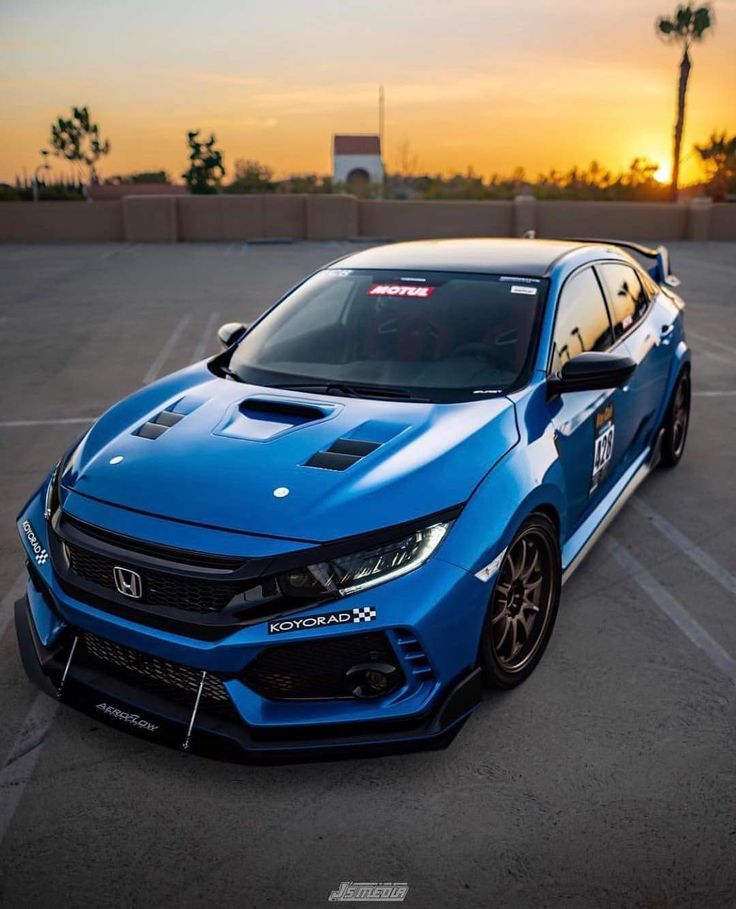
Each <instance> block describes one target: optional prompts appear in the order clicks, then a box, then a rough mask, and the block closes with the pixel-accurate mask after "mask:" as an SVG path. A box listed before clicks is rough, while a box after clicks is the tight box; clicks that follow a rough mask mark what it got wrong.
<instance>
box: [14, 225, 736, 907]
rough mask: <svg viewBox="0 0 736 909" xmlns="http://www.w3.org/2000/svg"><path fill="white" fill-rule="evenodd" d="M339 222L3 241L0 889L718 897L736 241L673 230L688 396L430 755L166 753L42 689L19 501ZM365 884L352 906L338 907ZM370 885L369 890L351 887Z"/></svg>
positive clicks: (26, 892)
mask: <svg viewBox="0 0 736 909" xmlns="http://www.w3.org/2000/svg"><path fill="white" fill-rule="evenodd" d="M355 248H356V246H355V245H353V244H340V243H311V244H310V243H297V244H293V245H244V244H236V243H229V244H198V245H194V244H178V245H172V246H167V245H164V246H154V245H136V244H100V245H57V246H25V245H5V246H0V369H1V370H2V377H3V378H2V382H1V383H0V400H1V402H2V406H1V407H0V467H1V470H0V482H1V483H2V487H1V495H0V600H2V605H1V606H0V635H1V637H0V905H2V906H7V907H16V906H17V907H23V909H33V907H47V906H48V907H51V906H53V907H67V906H73V907H77V906H78V907H82V906H84V907H89V906H93V907H95V909H102V907H122V906H125V907H148V906H166V907H168V906H176V907H178V909H184V907H199V906H205V905H208V906H209V905H216V906H223V907H225V906H226V907H244V909H251V907H254V909H260V907H275V909H288V907H303V906H306V907H312V906H314V907H318V906H325V905H327V903H328V897H329V895H330V893H331V892H332V891H333V890H336V889H338V888H339V886H340V883H341V882H343V881H389V882H390V881H395V882H406V883H407V884H408V887H409V891H408V895H407V897H406V900H405V902H404V903H403V905H406V906H407V907H455V906H457V907H484V909H507V907H508V909H511V907H514V909H515V907H523V909H537V907H555V909H556V907H574V909H577V907H580V909H596V907H609V906H610V907H646V909H679V907H698V909H709V907H713V909H732V907H736V747H735V746H736V734H735V732H734V726H735V720H736V710H735V709H734V705H735V703H736V545H734V539H735V536H736V456H735V455H736V244H725V243H722V244H718V243H711V244H702V245H701V244H687V243H679V244H672V246H671V250H672V258H673V265H674V270H675V271H676V273H677V274H679V276H680V277H681V278H682V288H681V290H682V293H683V295H684V296H685V298H686V299H687V301H688V308H687V310H686V328H687V332H688V338H689V340H690V343H691V346H692V348H693V359H694V366H693V377H694V389H695V397H694V399H693V414H692V423H691V427H690V435H689V440H688V447H687V451H686V454H685V457H684V459H683V461H682V463H681V464H680V466H679V467H678V468H677V469H676V470H673V471H664V470H659V471H657V472H655V473H654V474H653V475H652V476H651V477H650V478H648V479H647V481H646V482H645V483H644V485H643V486H642V487H641V488H640V489H639V491H638V492H637V494H636V495H635V496H634V498H633V499H632V500H631V501H630V503H629V504H628V505H627V506H626V507H625V508H624V509H623V511H622V512H621V514H620V515H619V516H618V518H617V519H616V521H615V522H614V524H613V525H612V527H611V529H610V530H609V531H608V532H607V533H606V534H605V536H604V537H603V539H602V540H601V541H600V543H599V544H598V545H597V546H596V547H595V548H594V550H593V551H592V552H591V554H590V555H589V556H588V558H587V559H586V561H585V562H584V563H583V565H582V566H581V567H580V568H579V569H578V571H577V572H576V574H575V575H574V576H573V578H572V579H571V580H570V582H569V583H568V584H567V585H566V587H565V589H564V592H563V601H562V606H561V609H560V614H559V618H558V621H557V627H556V629H555V633H554V635H553V638H552V641H551V643H550V646H549V648H548V650H547V653H546V655H545V658H544V660H543V661H542V663H541V664H540V666H539V668H538V669H537V671H536V672H535V673H534V675H533V676H532V677H531V678H530V679H529V680H528V681H527V682H526V683H525V684H524V685H523V686H521V688H519V689H517V690H516V691H514V692H510V693H506V694H489V695H487V696H486V699H485V701H484V703H483V705H482V706H481V708H480V709H479V710H478V711H477V712H476V713H475V714H474V716H473V717H472V718H471V719H470V720H469V722H468V723H467V724H466V726H465V728H464V729H463V731H462V732H461V733H460V735H459V736H458V738H457V739H456V740H455V742H454V743H453V744H452V746H451V747H450V748H449V749H448V750H446V751H442V752H430V753H422V754H413V755H404V756H393V757H384V758H380V759H372V760H364V759H361V760H349V761H333V762H324V763H311V764H293V765H288V766H266V767H252V766H241V765H229V764H222V763H217V762H214V761H209V760H206V759H203V758H194V757H189V758H184V757H182V756H181V755H179V754H176V753H175V752H172V751H169V750H166V749H163V748H158V747H156V746H154V745H151V744H149V743H146V742H143V741H140V740H138V739H135V738H132V737H130V736H127V735H125V734H123V733H122V732H119V731H118V730H116V729H114V728H111V727H108V726H102V725H99V724H97V723H95V722H94V721H92V720H90V719H89V718H87V717H85V716H82V715H81V714H78V713H76V712H74V711H73V710H71V709H68V708H66V707H64V706H60V707H57V706H56V705H55V703H54V702H53V701H51V700H50V699H48V698H46V697H45V696H44V695H40V694H38V693H37V692H36V690H35V689H34V688H33V686H32V685H31V684H30V683H29V682H28V681H27V680H26V677H25V675H24V673H23V670H22V668H21V665H20V661H19V657H18V652H17V646H16V641H15V634H14V631H13V628H12V621H10V615H11V612H12V603H13V601H14V600H15V599H16V598H17V597H18V596H19V595H20V592H21V590H22V581H21V578H22V569H23V556H22V551H21V547H20V543H19V542H18V540H17V538H16V531H15V526H14V520H15V516H16V514H17V513H18V511H19V510H20V508H21V506H22V505H23V503H24V502H25V500H26V499H27V497H28V496H29V494H30V493H31V492H32V490H33V489H34V488H35V486H36V485H37V484H38V483H39V481H40V479H41V477H42V475H43V474H44V472H45V471H47V470H48V469H49V467H50V465H51V464H52V463H53V462H54V461H55V460H56V459H57V458H58V457H59V455H60V454H61V453H62V451H63V450H64V449H65V448H66V446H67V445H68V444H70V442H71V441H72V440H73V438H74V437H75V436H76V435H78V434H79V433H80V432H81V431H82V429H83V428H84V426H85V425H86V421H88V420H89V419H91V418H93V417H94V416H95V415H96V414H98V413H100V412H101V411H102V410H104V409H105V408H106V407H108V406H109V405H110V404H112V403H114V402H115V401H116V400H117V399H119V398H120V397H122V396H124V395H126V394H128V393H129V392H132V391H133V390H134V389H135V388H137V387H139V386H140V385H141V384H143V383H144V382H145V381H151V380H152V379H154V378H156V377H157V376H159V375H163V374H165V373H166V372H170V371H173V370H174V369H177V368H179V367H181V366H184V365H185V364H187V363H189V362H192V361H193V360H195V359H198V358H201V357H202V356H205V355H206V354H208V353H210V352H215V350H216V342H215V330H216V327H217V326H218V325H219V324H220V323H222V322H227V321H235V320H243V321H248V320H250V319H252V318H253V317H254V316H256V315H257V314H258V313H259V312H260V311H262V310H263V308H264V307H266V306H268V305H269V304H270V303H271V302H272V301H273V300H274V299H275V297H276V296H277V295H279V294H280V293H281V292H283V291H284V290H285V289H287V288H288V287H289V286H291V285H292V284H293V283H294V282H296V281H297V280H298V279H300V278H301V277H302V276H303V275H304V274H306V273H307V272H309V271H310V270H312V269H313V268H315V267H317V266H318V265H320V264H322V263H324V262H327V261H329V260H331V259H334V258H336V257H337V256H339V255H341V254H342V253H343V252H346V251H351V250H354V249H355ZM353 905H360V904H353ZM362 905H367V904H365V903H363V904H362Z"/></svg>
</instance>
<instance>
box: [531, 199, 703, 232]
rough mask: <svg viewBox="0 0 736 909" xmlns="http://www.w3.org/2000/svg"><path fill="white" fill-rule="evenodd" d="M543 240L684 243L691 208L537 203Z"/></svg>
mask: <svg viewBox="0 0 736 909" xmlns="http://www.w3.org/2000/svg"><path fill="white" fill-rule="evenodd" d="M536 209H537V211H536V231H537V236H540V237H606V238H610V239H612V240H655V239H656V240H683V239H684V238H685V231H686V223H687V216H688V206H687V205H686V204H684V203H678V204H677V205H667V204H664V203H659V202H537V204H536Z"/></svg>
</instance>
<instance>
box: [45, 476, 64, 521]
mask: <svg viewBox="0 0 736 909" xmlns="http://www.w3.org/2000/svg"><path fill="white" fill-rule="evenodd" d="M60 468H61V461H59V463H58V464H57V465H56V467H54V469H53V471H52V472H51V476H50V477H49V485H48V486H47V487H46V498H45V500H44V506H43V516H44V517H45V518H46V520H47V521H50V520H51V516H52V515H53V514H54V512H55V511H56V509H57V508H58V507H59V473H60Z"/></svg>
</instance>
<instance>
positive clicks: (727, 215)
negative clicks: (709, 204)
mask: <svg viewBox="0 0 736 909" xmlns="http://www.w3.org/2000/svg"><path fill="white" fill-rule="evenodd" d="M709 239H711V240H736V205H734V204H733V203H731V204H726V203H721V204H720V205H714V206H713V209H712V211H711V215H710V232H709Z"/></svg>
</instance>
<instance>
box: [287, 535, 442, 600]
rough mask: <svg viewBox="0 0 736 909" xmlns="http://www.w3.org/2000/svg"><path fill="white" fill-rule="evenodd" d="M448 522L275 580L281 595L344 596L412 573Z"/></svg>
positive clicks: (295, 570) (288, 573) (434, 547)
mask: <svg viewBox="0 0 736 909" xmlns="http://www.w3.org/2000/svg"><path fill="white" fill-rule="evenodd" d="M451 523H452V522H451V521H448V522H446V523H443V524H433V525H432V526H431V527H425V528H424V529H423V530H416V531H414V532H413V533H411V534H409V535H408V536H405V537H402V539H400V540H397V541H395V542H393V543H386V544H384V545H383V546H376V547H375V548H373V549H365V550H363V551H362V552H356V553H354V554H352V555H347V556H340V557H339V558H335V559H331V560H330V561H329V562H317V563H316V564H314V565H308V566H307V567H306V568H295V569H294V570H293V571H288V572H286V573H285V574H283V575H281V576H280V577H279V578H278V584H279V588H280V589H281V592H282V593H283V594H284V596H291V597H312V598H314V597H320V596H330V595H332V596H343V597H344V596H348V595H349V594H351V593H357V592H358V591H359V590H366V589H367V588H368V587H373V586H375V585H376V584H383V582H384V581H390V580H393V579H394V578H398V577H400V576H401V575H402V574H408V573H409V572H410V571H414V569H415V568H418V567H419V566H420V565H423V564H424V562H426V561H427V559H428V558H429V557H430V556H431V555H432V553H433V552H434V551H435V549H437V547H438V546H439V544H440V543H441V542H442V540H443V539H444V537H445V535H446V534H447V531H448V530H449V529H450V526H451Z"/></svg>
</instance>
